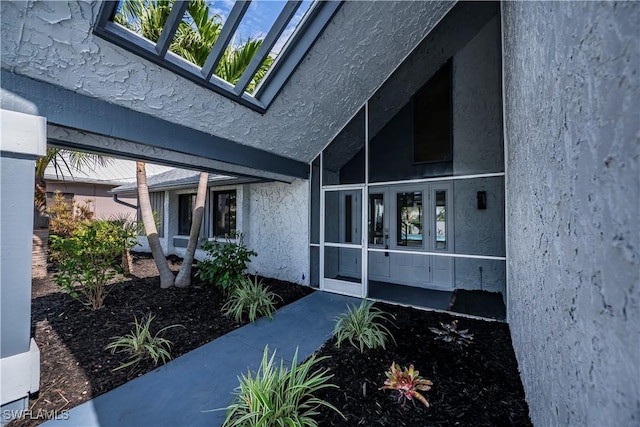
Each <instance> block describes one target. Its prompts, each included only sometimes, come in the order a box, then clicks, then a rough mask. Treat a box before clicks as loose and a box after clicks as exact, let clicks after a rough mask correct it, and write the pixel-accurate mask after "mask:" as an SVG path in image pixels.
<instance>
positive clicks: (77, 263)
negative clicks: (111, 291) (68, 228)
mask: <svg viewBox="0 0 640 427" xmlns="http://www.w3.org/2000/svg"><path fill="white" fill-rule="evenodd" d="M113 227H114V226H113V225H112V224H111V223H109V221H106V220H95V221H92V222H90V223H86V224H81V225H80V226H79V227H78V229H76V230H75V231H73V233H72V234H71V236H70V237H67V238H63V237H59V236H51V246H52V248H53V249H54V251H56V253H58V254H59V256H60V259H59V262H58V269H59V272H58V273H57V274H56V275H55V276H54V281H55V283H56V284H57V285H58V286H60V287H61V288H62V289H63V290H65V291H66V292H68V293H69V294H70V295H71V296H72V297H74V298H78V299H79V300H80V301H81V302H82V303H83V304H85V305H87V306H89V307H91V309H93V310H97V309H99V308H101V307H102V305H103V303H104V299H105V298H106V297H107V294H108V289H107V284H108V283H109V281H111V280H112V279H113V278H114V277H116V276H117V275H118V274H119V272H120V266H119V265H118V264H117V262H116V259H117V257H118V256H119V254H120V251H121V250H122V243H121V241H120V240H119V238H118V237H117V236H116V235H114V233H113V229H114V228H113Z"/></svg>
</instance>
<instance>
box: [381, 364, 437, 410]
mask: <svg viewBox="0 0 640 427" xmlns="http://www.w3.org/2000/svg"><path fill="white" fill-rule="evenodd" d="M385 374H386V376H387V379H386V380H385V382H384V385H383V386H382V387H380V390H395V391H397V392H398V402H402V406H404V404H405V403H406V401H407V400H413V399H414V398H415V399H417V400H419V401H420V402H422V404H423V405H424V406H426V407H427V408H428V407H429V401H428V400H427V399H426V398H425V397H424V396H423V395H422V394H421V393H420V391H429V390H431V386H432V385H433V383H432V382H431V381H430V380H426V379H424V378H422V377H420V372H418V371H416V370H415V369H414V368H413V365H409V368H404V370H402V369H400V366H399V365H396V362H393V363H391V369H390V370H389V371H388V372H386V373H385ZM419 390H420V391H419Z"/></svg>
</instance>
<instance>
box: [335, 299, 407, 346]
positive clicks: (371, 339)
mask: <svg viewBox="0 0 640 427" xmlns="http://www.w3.org/2000/svg"><path fill="white" fill-rule="evenodd" d="M372 305H373V304H370V303H367V300H362V302H361V303H360V306H359V307H357V308H356V306H355V304H351V306H347V312H346V313H342V314H340V315H339V316H338V317H337V318H336V324H335V327H334V328H333V335H334V336H335V337H336V346H337V347H340V345H341V344H342V342H343V341H345V340H348V341H349V342H350V343H351V345H353V346H354V347H356V348H359V349H360V353H363V352H364V348H365V347H366V348H371V349H373V348H378V347H382V348H386V344H387V339H388V338H391V339H392V340H393V341H394V342H395V339H394V338H393V335H392V334H391V332H390V331H389V329H388V328H387V327H386V326H384V324H383V323H382V322H385V321H388V322H391V320H390V319H389V316H390V315H389V314H388V313H385V312H384V311H382V310H378V309H377V308H374V307H372Z"/></svg>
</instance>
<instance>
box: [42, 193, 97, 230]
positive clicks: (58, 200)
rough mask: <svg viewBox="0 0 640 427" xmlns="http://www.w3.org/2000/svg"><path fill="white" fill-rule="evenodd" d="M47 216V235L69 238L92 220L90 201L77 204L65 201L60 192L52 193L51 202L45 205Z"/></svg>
mask: <svg viewBox="0 0 640 427" xmlns="http://www.w3.org/2000/svg"><path fill="white" fill-rule="evenodd" d="M47 214H48V215H49V233H50V234H54V235H56V236H58V237H69V236H71V235H72V234H73V232H74V231H75V230H77V229H78V227H80V226H81V225H82V224H86V223H88V222H89V221H91V220H92V219H93V211H92V210H91V200H85V201H84V203H82V204H80V203H77V202H76V200H75V199H73V198H72V199H67V198H65V197H64V195H63V194H62V193H61V192H60V191H56V192H54V193H53V200H52V201H51V202H50V203H49V204H48V205H47Z"/></svg>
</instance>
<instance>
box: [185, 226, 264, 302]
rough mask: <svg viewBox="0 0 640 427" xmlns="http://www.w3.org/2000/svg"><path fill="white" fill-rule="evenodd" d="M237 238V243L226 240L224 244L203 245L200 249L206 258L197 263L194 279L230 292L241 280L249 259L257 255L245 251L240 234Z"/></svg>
mask: <svg viewBox="0 0 640 427" xmlns="http://www.w3.org/2000/svg"><path fill="white" fill-rule="evenodd" d="M237 237H238V240H237V243H232V242H231V241H230V240H229V239H227V240H226V242H225V243H220V242H206V243H205V244H203V245H202V249H203V250H204V251H205V252H206V253H207V258H206V259H205V260H203V261H200V262H198V271H197V272H196V277H198V278H199V279H202V280H204V281H205V282H209V283H215V284H216V285H218V286H220V287H221V288H222V289H223V291H224V292H227V293H228V292H229V291H231V289H232V288H233V287H235V286H236V285H237V284H238V283H239V282H240V280H241V279H242V275H243V274H244V272H245V270H246V269H247V264H248V263H249V261H250V258H251V257H252V256H256V255H258V254H257V253H256V252H254V251H251V250H249V249H247V247H246V246H245V245H244V239H243V236H242V234H238V236H237Z"/></svg>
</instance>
